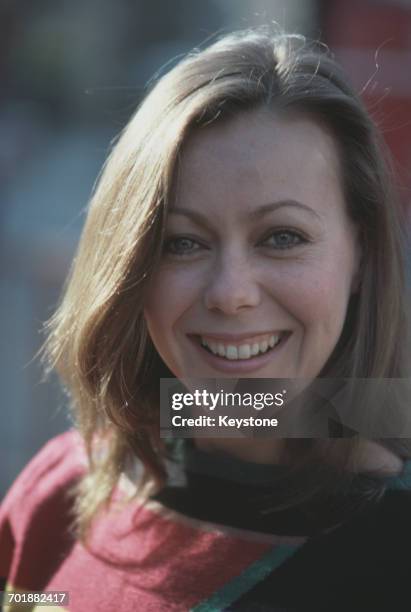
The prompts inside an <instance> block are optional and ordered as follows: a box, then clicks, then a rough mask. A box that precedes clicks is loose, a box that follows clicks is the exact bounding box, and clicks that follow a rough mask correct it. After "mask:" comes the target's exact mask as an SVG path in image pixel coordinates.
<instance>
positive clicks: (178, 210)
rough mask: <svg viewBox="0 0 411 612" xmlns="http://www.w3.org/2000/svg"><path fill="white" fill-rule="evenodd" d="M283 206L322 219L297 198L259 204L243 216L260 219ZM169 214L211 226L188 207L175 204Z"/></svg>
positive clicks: (206, 219)
mask: <svg viewBox="0 0 411 612" xmlns="http://www.w3.org/2000/svg"><path fill="white" fill-rule="evenodd" d="M285 207H293V208H298V209H300V210H305V211H306V212H308V213H309V214H311V215H313V216H314V217H316V218H317V219H319V220H320V221H321V220H322V219H321V215H319V214H318V212H317V211H315V210H314V209H313V208H311V207H310V206H307V205H306V204H303V203H302V202H298V201H297V200H280V201H278V202H271V203H269V204H263V205H262V206H259V207H258V208H256V209H252V210H250V211H249V212H248V213H246V215H245V216H246V217H248V218H249V219H254V220H255V219H260V218H261V217H264V215H267V214H268V213H270V212H273V211H275V210H278V209H279V208H285ZM169 214H170V215H173V214H174V215H184V216H186V217H188V218H189V219H192V221H194V222H195V223H197V224H198V225H203V226H204V227H207V228H211V224H210V222H209V220H208V218H207V217H206V216H205V215H203V214H201V213H199V212H197V211H194V210H190V209H189V208H183V207H181V206H175V207H174V208H172V209H170V211H169Z"/></svg>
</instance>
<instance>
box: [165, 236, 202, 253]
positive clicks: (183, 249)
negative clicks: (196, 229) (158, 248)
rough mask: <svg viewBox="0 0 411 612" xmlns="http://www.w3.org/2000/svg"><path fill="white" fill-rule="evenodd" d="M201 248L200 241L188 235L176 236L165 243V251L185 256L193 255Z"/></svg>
mask: <svg viewBox="0 0 411 612" xmlns="http://www.w3.org/2000/svg"><path fill="white" fill-rule="evenodd" d="M199 248H200V245H199V244H198V242H196V241H195V240H193V239H192V238H188V237H187V236H176V237H175V238H169V239H168V240H166V242H165V244H164V253H167V254H169V255H177V256H178V257H184V256H185V255H191V254H192V253H195V252H196V251H198V250H199Z"/></svg>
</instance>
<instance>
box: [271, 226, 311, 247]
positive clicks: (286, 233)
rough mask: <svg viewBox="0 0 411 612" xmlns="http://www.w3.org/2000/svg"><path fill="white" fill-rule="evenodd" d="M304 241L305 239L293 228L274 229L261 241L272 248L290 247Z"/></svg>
mask: <svg viewBox="0 0 411 612" xmlns="http://www.w3.org/2000/svg"><path fill="white" fill-rule="evenodd" d="M306 242H307V240H306V239H305V238H304V237H303V236H302V235H301V234H299V233H298V232H296V231H294V230H288V229H280V230H276V231H275V232H271V233H270V234H269V236H267V238H266V239H265V240H264V241H263V244H264V245H267V246H269V247H271V248H274V249H291V248H293V247H296V246H299V245H301V244H304V243H306Z"/></svg>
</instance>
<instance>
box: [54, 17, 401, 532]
mask: <svg viewBox="0 0 411 612" xmlns="http://www.w3.org/2000/svg"><path fill="white" fill-rule="evenodd" d="M262 106H265V107H270V108H274V109H278V110H279V111H281V112H283V111H284V112H288V111H294V110H295V111H297V112H300V111H301V112H302V113H305V114H308V115H310V116H312V117H313V118H314V120H317V121H319V122H321V124H323V125H324V126H326V128H328V129H329V130H330V131H331V133H332V134H333V135H334V139H335V142H336V144H337V147H338V150H339V154H340V160H341V169H342V180H343V189H344V192H345V200H346V203H347V207H348V212H349V214H350V215H351V217H352V218H353V220H354V221H355V222H356V223H357V225H358V227H359V229H360V236H361V245H362V270H361V283H360V287H359V290H358V293H357V294H356V295H354V296H353V298H352V300H351V303H350V305H349V310H348V314H347V319H346V322H345V326H344V330H343V333H342V335H341V338H340V340H339V342H338V345H337V347H336V349H335V351H334V353H333V355H332V356H331V357H330V359H329V361H328V363H327V364H326V366H325V368H324V370H323V372H322V373H321V376H328V377H348V378H350V377H353V378H379V377H382V378H384V377H387V378H396V377H403V376H405V375H406V374H407V372H406V371H405V368H406V367H407V364H406V350H407V340H406V331H407V330H408V326H407V323H406V304H405V284H404V271H403V255H402V253H403V239H402V235H401V220H400V208H399V206H398V204H397V203H396V200H395V198H394V196H393V192H392V190H391V187H390V185H391V179H390V171H389V169H388V166H387V163H386V160H385V159H384V155H383V145H382V142H381V140H380V137H379V135H378V132H377V130H376V128H375V126H374V124H373V122H372V120H371V118H370V116H369V115H368V113H367V112H366V110H365V108H364V106H363V104H362V102H361V100H360V99H359V97H358V96H357V95H356V94H355V92H354V91H353V90H352V89H351V88H350V86H349V85H348V84H347V81H346V79H345V77H344V75H343V74H342V72H341V69H340V68H339V67H338V65H337V64H336V63H335V61H334V60H333V59H332V57H331V56H330V54H329V53H328V51H327V50H326V49H324V47H322V46H321V45H318V44H315V43H311V44H307V43H306V41H305V40H304V39H303V38H302V37H299V36H290V35H285V34H282V33H278V32H274V33H273V32H272V31H271V30H269V29H259V30H251V31H244V32H238V33H234V34H231V35H226V36H223V37H222V38H221V39H220V40H218V41H217V42H215V43H214V44H212V45H211V46H209V47H208V48H206V49H204V50H202V51H198V50H196V51H194V52H192V53H190V54H189V55H188V56H187V57H186V58H185V59H183V60H182V61H181V62H180V63H179V64H178V65H177V66H176V67H175V68H173V69H172V70H171V71H170V72H169V73H168V74H166V75H165V76H163V77H162V78H160V79H159V80H158V82H157V83H156V84H155V86H154V87H153V88H152V90H151V91H150V92H149V94H148V95H147V96H146V98H145V100H144V101H143V103H142V104H141V106H140V107H139V109H138V110H137V112H136V113H135V115H134V116H133V117H132V119H131V120H130V122H129V123H128V125H127V126H126V128H125V129H124V130H123V132H122V134H121V135H120V137H119V139H118V141H117V143H116V144H115V146H114V147H113V150H112V152H111V154H110V156H109V158H108V160H107V162H106V164H105V166H104V169H103V171H102V174H101V176H100V178H99V181H98V184H97V187H96V189H95V192H94V195H93V197H92V200H91V203H90V208H89V213H88V217H87V221H86V224H85V228H84V231H83V234H82V237H81V240H80V244H79V247H78V252H77V255H76V257H75V259H74V262H73V265H72V268H71V272H70V275H69V278H68V280H67V283H66V287H65V292H64V296H63V298H62V301H61V304H60V306H59V308H58V310H57V312H56V313H55V315H54V316H53V317H52V318H51V320H50V321H49V322H48V324H47V328H46V329H47V331H48V339H47V341H46V344H45V351H44V355H45V357H46V359H47V360H48V363H49V367H50V368H53V367H55V368H56V369H57V371H58V372H59V374H60V376H61V379H62V381H63V383H64V385H65V386H66V388H67V390H68V392H69V394H70V396H71V399H72V410H73V414H74V417H75V424H76V426H77V428H78V429H79V431H80V432H81V435H82V436H83V438H84V440H85V443H86V448H87V452H88V455H89V461H90V464H89V469H88V472H87V474H86V475H85V477H84V478H83V479H82V480H81V482H80V483H79V484H78V486H77V488H76V496H77V505H76V510H77V519H78V525H79V528H80V534H82V535H84V534H85V533H86V529H87V527H88V526H89V525H90V523H91V521H92V519H93V517H94V516H95V515H96V512H97V510H98V509H99V508H100V507H101V506H102V505H104V504H105V503H107V502H108V501H109V499H110V495H111V493H112V491H113V489H114V486H115V485H116V483H117V481H118V479H119V476H120V474H121V473H122V471H123V470H124V466H125V464H126V460H127V458H129V457H130V456H136V457H138V458H139V459H140V460H141V462H142V463H143V465H144V466H145V469H146V476H147V477H150V478H154V480H155V481H156V482H157V483H158V484H161V483H163V482H164V479H165V476H166V471H165V467H164V456H165V450H164V445H163V444H162V443H161V442H162V441H161V439H160V437H159V432H158V420H159V419H158V393H159V378H160V377H161V376H172V374H171V373H170V372H169V371H168V369H167V368H166V366H165V364H164V363H163V362H162V360H161V358H160V357H159V355H158V353H157V352H156V350H155V348H154V346H153V344H152V342H151V340H150V338H149V336H148V333H147V328H146V325H145V322H144V318H143V314H142V313H143V305H144V301H145V291H146V287H147V284H148V281H149V280H150V277H151V274H152V272H153V270H154V269H155V267H156V265H157V263H158V261H159V258H160V257H161V251H162V239H163V232H164V224H165V219H166V213H167V206H168V202H169V199H170V194H171V190H172V186H173V177H174V175H175V169H176V163H177V160H178V155H179V152H180V151H181V147H182V145H183V144H184V142H185V141H186V139H187V136H188V134H189V133H191V131H192V130H193V129H200V128H202V127H203V128H204V129H206V126H207V124H209V123H211V122H214V121H224V120H225V119H226V118H228V117H230V116H232V115H234V114H237V113H241V112H243V111H245V110H247V109H253V108H257V107H262ZM387 322H389V324H387ZM339 442H341V441H338V440H334V441H332V440H330V441H327V443H323V444H322V448H323V450H324V448H325V447H326V448H327V449H328V451H329V450H330V449H331V448H332V447H334V448H335V447H336V445H338V443H339ZM406 442H407V441H403V443H402V444H400V441H398V440H390V441H385V442H384V443H385V444H386V445H387V446H390V448H392V449H393V450H394V451H395V452H397V453H398V454H400V455H402V456H403V457H408V456H410V454H411V453H410V450H409V447H408V445H407V444H406ZM100 444H104V453H97V452H95V451H96V449H97V450H98V446H99V445H100ZM320 446H321V444H320V443H319V442H318V444H317V441H316V440H312V441H304V444H303V441H298V440H297V441H291V440H290V441H289V444H288V447H289V449H291V451H292V452H291V454H292V453H294V454H295V456H299V457H300V461H302V456H303V455H304V463H305V464H306V465H307V457H308V456H310V454H311V456H314V455H313V453H314V454H315V448H316V447H317V451H318V448H319V447H320ZM344 448H345V449H346V455H345V463H347V461H349V459H350V457H351V458H352V456H353V453H354V448H355V444H354V443H350V444H348V445H346V446H345V447H344ZM303 449H306V450H305V451H304V452H303ZM318 478H320V476H318ZM317 484H318V483H317ZM310 486H311V492H306V495H307V496H308V497H309V496H310V495H311V496H315V495H316V494H317V493H316V491H317V492H318V487H317V488H316V487H312V483H311V485H310ZM325 489H326V482H325V481H324V482H323V487H322V490H325ZM300 497H301V495H300ZM295 500H297V495H295V496H294V501H295ZM295 503H296V502H295Z"/></svg>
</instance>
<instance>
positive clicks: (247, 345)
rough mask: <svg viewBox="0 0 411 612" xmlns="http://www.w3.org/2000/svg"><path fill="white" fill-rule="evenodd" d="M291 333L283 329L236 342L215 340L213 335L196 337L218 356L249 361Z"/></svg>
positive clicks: (279, 342) (273, 346)
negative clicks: (247, 340)
mask: <svg viewBox="0 0 411 612" xmlns="http://www.w3.org/2000/svg"><path fill="white" fill-rule="evenodd" d="M290 334H291V332H289V331H281V332H276V333H273V334H267V335H266V336H265V337H262V338H259V339H257V338H255V339H253V340H252V339H250V342H244V341H243V342H241V343H236V344H234V343H232V342H231V343H230V342H221V341H220V340H218V341H217V340H213V339H212V338H211V337H207V336H197V337H196V339H197V340H198V342H199V343H200V344H201V346H202V348H203V349H204V350H206V351H207V352H208V353H211V354H212V355H214V356H216V357H220V358H222V359H225V360H227V361H247V360H249V359H253V358H255V357H259V356H260V355H263V354H265V353H269V352H270V351H272V350H273V349H275V348H276V347H277V346H278V345H279V344H281V343H282V342H284V341H285V339H286V338H288V336H289V335H290Z"/></svg>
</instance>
